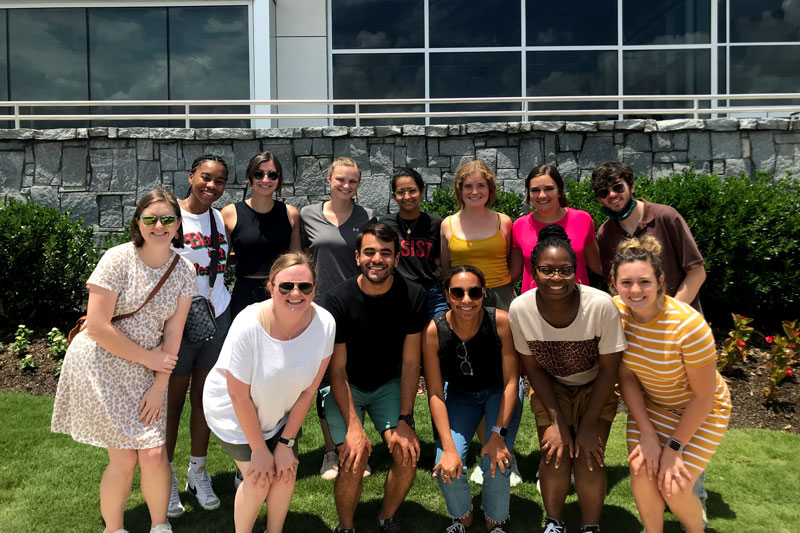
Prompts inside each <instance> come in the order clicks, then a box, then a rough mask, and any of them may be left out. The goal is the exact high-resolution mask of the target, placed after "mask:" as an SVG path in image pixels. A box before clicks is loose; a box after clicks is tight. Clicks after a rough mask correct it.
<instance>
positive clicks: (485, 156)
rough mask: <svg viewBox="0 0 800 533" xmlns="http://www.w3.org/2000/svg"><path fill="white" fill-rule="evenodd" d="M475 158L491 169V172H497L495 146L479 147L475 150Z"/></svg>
mask: <svg viewBox="0 0 800 533" xmlns="http://www.w3.org/2000/svg"><path fill="white" fill-rule="evenodd" d="M475 159H480V160H481V161H483V162H484V163H486V164H487V165H489V168H490V169H492V172H494V173H497V148H481V149H479V150H475Z"/></svg>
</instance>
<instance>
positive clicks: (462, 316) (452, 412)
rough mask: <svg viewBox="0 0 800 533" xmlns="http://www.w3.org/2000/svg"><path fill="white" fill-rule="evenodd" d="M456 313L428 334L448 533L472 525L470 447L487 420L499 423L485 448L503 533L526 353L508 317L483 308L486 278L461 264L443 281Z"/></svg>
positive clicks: (492, 504) (490, 514)
mask: <svg viewBox="0 0 800 533" xmlns="http://www.w3.org/2000/svg"><path fill="white" fill-rule="evenodd" d="M444 289H445V294H446V296H447V302H448V303H449V304H450V308H451V310H450V311H447V313H445V314H443V315H439V316H437V317H436V318H434V319H433V320H432V321H431V322H430V324H429V325H428V328H427V330H426V332H425V337H424V338H425V343H424V346H423V350H422V354H423V367H424V372H425V381H426V383H427V386H428V398H429V402H430V409H431V416H432V417H433V423H434V425H435V427H436V430H437V431H438V434H439V439H438V440H437V443H436V466H434V467H433V473H434V476H436V477H437V478H438V481H439V487H440V488H441V490H442V494H443V496H444V499H445V503H446V504H447V511H448V512H449V513H450V515H451V516H452V517H453V525H451V526H450V528H449V529H448V531H452V532H454V533H459V532H461V533H463V532H464V531H466V528H467V527H469V526H470V524H471V523H472V518H473V517H472V498H471V496H470V490H469V485H468V483H467V476H466V467H465V462H466V455H467V450H468V448H469V443H470V441H471V440H472V437H473V435H474V434H475V431H476V429H477V428H478V424H479V423H480V421H481V418H483V417H486V420H487V421H489V422H491V423H492V424H493V427H492V431H490V432H488V437H487V438H486V440H485V442H484V444H483V448H481V453H480V455H481V469H482V470H483V494H482V499H483V505H482V507H483V511H484V515H485V518H486V529H487V530H488V531H491V532H493V533H502V531H503V529H502V527H501V525H502V523H503V522H505V521H506V520H507V519H508V506H509V499H510V475H511V468H510V461H511V452H510V450H511V449H512V448H513V446H514V439H515V438H516V434H517V429H518V428H519V422H520V417H521V415H522V413H521V409H517V406H518V390H519V388H518V387H519V356H518V355H517V352H516V350H515V349H514V342H513V339H512V337H511V328H510V327H509V324H508V313H506V312H505V311H502V310H495V309H494V308H492V307H483V298H484V295H485V290H486V281H485V279H484V276H483V273H482V272H481V271H480V270H479V269H477V268H475V267H473V266H470V265H459V266H457V267H454V268H453V269H452V270H451V271H450V273H449V274H448V276H447V277H446V278H445V280H444Z"/></svg>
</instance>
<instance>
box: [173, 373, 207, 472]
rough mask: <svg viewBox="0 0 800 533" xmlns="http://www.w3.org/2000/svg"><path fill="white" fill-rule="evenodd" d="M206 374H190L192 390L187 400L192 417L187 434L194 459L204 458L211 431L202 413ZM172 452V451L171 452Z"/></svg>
mask: <svg viewBox="0 0 800 533" xmlns="http://www.w3.org/2000/svg"><path fill="white" fill-rule="evenodd" d="M207 376H208V372H206V371H205V370H195V371H194V373H193V374H192V388H191V391H190V392H189V400H190V401H191V404H192V417H191V419H190V420H189V433H190V434H191V452H192V455H194V456H195V457H205V456H206V454H207V453H208V439H209V438H210V436H211V430H210V429H209V428H208V423H206V415H205V413H204V412H203V386H204V385H205V383H206V377H207ZM173 451H174V450H173Z"/></svg>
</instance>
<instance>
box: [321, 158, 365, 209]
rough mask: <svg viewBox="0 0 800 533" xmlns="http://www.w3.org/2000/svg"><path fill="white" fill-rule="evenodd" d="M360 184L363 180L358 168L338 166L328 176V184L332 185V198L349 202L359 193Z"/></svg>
mask: <svg viewBox="0 0 800 533" xmlns="http://www.w3.org/2000/svg"><path fill="white" fill-rule="evenodd" d="M360 182H361V178H360V177H359V174H358V169H357V168H355V167H350V166H344V165H336V166H335V167H333V169H332V170H331V173H330V175H329V176H328V183H330V184H331V198H332V199H333V198H337V199H339V200H346V201H348V202H349V201H350V200H351V199H352V198H353V196H355V195H356V192H358V185H359V183H360Z"/></svg>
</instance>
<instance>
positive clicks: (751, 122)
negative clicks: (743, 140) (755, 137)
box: [739, 118, 758, 130]
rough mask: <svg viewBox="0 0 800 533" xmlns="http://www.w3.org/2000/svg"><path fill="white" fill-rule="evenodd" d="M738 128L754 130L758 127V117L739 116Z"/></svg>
mask: <svg viewBox="0 0 800 533" xmlns="http://www.w3.org/2000/svg"><path fill="white" fill-rule="evenodd" d="M739 129H740V130H755V129H758V119H757V118H740V119H739Z"/></svg>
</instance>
